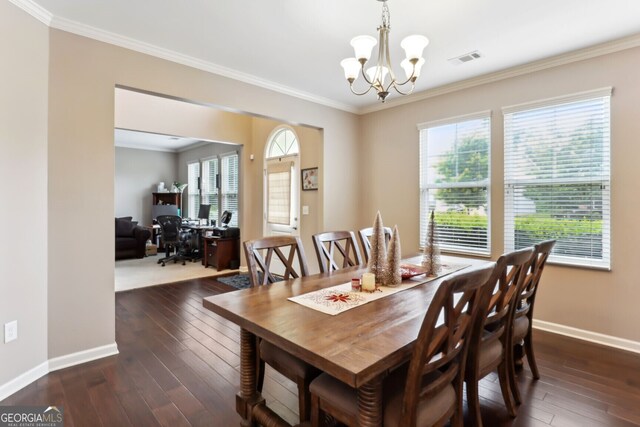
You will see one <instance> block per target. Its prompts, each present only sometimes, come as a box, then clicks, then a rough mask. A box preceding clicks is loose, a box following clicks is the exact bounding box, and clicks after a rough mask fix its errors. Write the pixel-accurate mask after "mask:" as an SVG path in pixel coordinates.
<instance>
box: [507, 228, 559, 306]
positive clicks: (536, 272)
mask: <svg viewBox="0 0 640 427" xmlns="http://www.w3.org/2000/svg"><path fill="white" fill-rule="evenodd" d="M555 244H556V241H555V240H546V241H544V242H541V243H538V244H537V245H535V247H534V255H533V258H532V261H531V266H530V268H529V277H528V281H527V282H526V283H524V284H523V286H522V290H521V292H520V295H519V297H518V298H519V301H518V305H517V307H516V314H515V315H516V316H517V317H521V316H525V315H526V316H528V317H529V318H532V317H533V304H534V302H535V298H536V294H537V292H538V285H539V284H540V278H541V277H542V271H543V270H544V267H545V265H546V264H547V259H549V255H550V254H551V251H552V250H553V247H554V245H555Z"/></svg>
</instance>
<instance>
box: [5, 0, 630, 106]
mask: <svg viewBox="0 0 640 427" xmlns="http://www.w3.org/2000/svg"><path fill="white" fill-rule="evenodd" d="M19 1H29V0H15V1H14V2H19ZM35 3H37V4H38V5H40V6H42V7H43V8H45V9H46V10H47V11H48V12H50V13H51V14H52V15H53V20H52V22H53V23H52V25H53V26H58V27H60V28H70V27H74V26H75V27H76V28H77V27H78V25H76V24H83V25H84V26H90V27H93V28H92V29H91V31H94V29H98V30H102V31H106V32H110V33H114V34H115V35H119V36H123V37H126V38H128V39H133V40H135V41H137V42H142V43H146V44H150V45H153V46H155V47H159V48H162V49H165V50H169V51H173V52H175V53H179V54H182V55H187V56H188V57H192V58H194V59H197V60H200V61H205V62H207V63H210V64H214V65H216V66H218V68H220V69H226V71H231V72H232V73H234V72H240V73H242V79H244V80H247V79H249V80H250V79H252V78H254V77H255V78H257V79H259V80H260V81H261V82H262V83H263V85H265V86H268V87H280V88H281V89H284V90H285V91H286V90H287V89H288V90H292V91H296V92H303V93H306V94H309V95H312V96H315V97H320V98H324V99H326V100H332V101H333V102H337V103H340V104H342V105H344V106H347V108H349V107H351V108H354V107H355V108H358V107H364V106H367V105H371V104H376V103H377V102H378V101H376V99H375V95H373V94H372V93H369V94H368V95H367V96H362V97H357V96H355V95H352V94H351V93H350V91H349V89H348V85H347V83H346V81H345V80H344V76H343V72H342V69H341V67H340V65H339V63H340V61H341V60H342V59H343V58H346V57H349V56H353V52H352V49H351V47H350V45H349V41H350V40H351V38H352V37H354V36H356V35H359V34H370V35H373V36H375V35H376V28H377V26H378V24H379V22H380V12H381V3H380V2H379V1H376V0H323V1H318V0H306V1H301V0H275V1H273V0H272V1H260V0H233V1H230V0H186V1H185V0H183V1H157V0H35ZM388 5H389V9H390V11H391V43H390V44H391V46H392V50H391V58H392V61H393V62H394V63H395V64H396V66H397V70H396V71H397V73H398V74H400V75H403V73H402V70H401V69H400V67H399V63H400V60H401V59H403V56H402V50H401V49H400V41H401V40H402V38H404V37H405V36H407V35H409V34H415V33H418V34H423V35H425V36H427V37H428V38H429V39H430V40H431V43H430V44H429V46H428V47H427V48H426V50H425V56H426V60H427V62H426V64H425V66H424V67H423V71H422V76H421V77H420V78H419V80H418V85H417V87H416V91H424V90H427V89H431V88H435V87H439V86H442V85H445V84H448V83H453V82H456V81H460V80H465V79H469V78H472V77H476V76H479V75H483V74H487V73H490V72H494V71H499V70H504V69H507V68H510V67H514V66H517V65H521V64H525V63H528V62H532V61H536V60H540V59H543V58H548V57H551V56H555V55H558V54H562V53H566V52H570V51H574V50H576V49H581V48H585V47H588V46H592V45H595V44H599V43H603V42H607V41H611V40H615V39H618V38H622V37H626V36H630V35H634V34H638V33H640V1H638V0H562V1H558V0H517V1H514V0H483V1H478V0H389V2H388ZM56 22H57V23H58V24H57V25H56ZM112 35H113V34H112ZM474 50H478V51H480V52H481V54H482V55H483V58H482V59H480V60H477V61H473V62H470V63H467V64H463V65H453V64H451V63H449V62H448V61H447V60H448V59H449V58H452V57H456V56H459V55H462V54H465V53H468V52H471V51H474ZM360 83H362V82H360ZM395 97H396V98H397V96H395ZM390 99H391V96H390Z"/></svg>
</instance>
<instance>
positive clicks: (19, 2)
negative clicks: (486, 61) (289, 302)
mask: <svg viewBox="0 0 640 427" xmlns="http://www.w3.org/2000/svg"><path fill="white" fill-rule="evenodd" d="M9 1H10V2H11V3H13V4H14V5H16V6H17V7H19V8H20V9H22V10H24V11H25V12H27V13H28V14H30V15H31V16H33V17H34V18H36V19H37V20H39V21H40V22H42V23H44V24H45V25H48V26H50V27H52V28H57V29H59V30H63V31H67V32H70V33H73V34H77V35H80V36H84V37H89V38H91V39H94V40H98V41H102V42H105V43H109V44H113V45H116V46H120V47H123V48H125V49H130V50H134V51H136V52H141V53H145V54H147V55H151V56H155V57H157V58H162V59H166V60H168V61H172V62H175V63H178V64H182V65H186V66H189V67H193V68H197V69H199V70H203V71H208V72H210V73H214V74H218V75H221V76H224V77H228V78H231V79H234V80H238V81H241V82H244V83H248V84H251V85H254V86H258V87H262V88H265V89H269V90H273V91H275V92H279V93H283V94H285V95H289V96H293V97H296V98H300V99H304V100H306V101H310V102H314V103H316V104H320V105H324V106H327V107H331V108H336V109H338V110H343V111H347V112H349V113H355V114H359V115H364V114H369V113H373V112H376V111H381V110H386V109H389V108H394V107H398V106H400V105H404V104H410V103H413V102H417V101H422V100H424V99H429V98H433V97H436V96H440V95H444V94H447V93H451V92H456V91H459V90H462V89H468V88H471V87H474V86H480V85H483V84H486V83H492V82H497V81H500V80H504V79H508V78H511V77H517V76H521V75H524V74H529V73H533V72H535V71H541V70H546V69H549V68H554V67H558V66H561V65H566V64H571V63H573V62H578V61H583V60H586V59H591V58H595V57H598V56H602V55H606V54H609V53H615V52H619V51H622V50H625V49H632V48H634V47H638V46H640V34H634V35H631V36H628V37H624V38H621V39H618V40H613V41H610V42H606V43H601V44H598V45H595V46H589V47H586V48H583V49H579V50H575V51H572V52H568V53H564V54H560V55H557V56H554V57H551V58H546V59H542V60H539V61H534V62H530V63H528V64H523V65H519V66H515V67H510V68H507V69H505V70H502V71H496V72H493V73H489V74H484V75H481V76H477V77H473V78H470V79H467V80H463V81H460V82H454V83H450V84H447V85H443V86H439V87H436V88H433V89H428V90H425V91H422V92H416V93H415V94H413V95H408V96H404V97H401V98H395V99H391V100H390V101H388V102H386V103H384V104H382V103H376V104H372V105H369V106H365V107H356V106H353V105H349V104H344V103H342V102H338V101H334V100H332V99H329V98H325V97H321V96H318V95H314V94H311V93H308V92H304V91H301V90H298V89H294V88H291V87H288V86H285V85H281V84H279V83H275V82H272V81H269V80H265V79H262V78H260V77H257V76H254V75H251V74H247V73H242V72H240V71H236V70H233V69H230V68H227V67H223V66H221V65H218V64H214V63H211V62H207V61H203V60H201V59H197V58H194V57H191V56H187V55H183V54H180V53H178V52H174V51H171V50H168V49H164V48H161V47H158V46H155V45H151V44H148V43H144V42H141V41H138V40H135V39H131V38H128V37H124V36H121V35H119V34H115V33H111V32H108V31H104V30H101V29H98V28H94V27H91V26H88V25H85V24H82V23H80V22H76V21H72V20H69V19H65V18H61V17H58V16H53V14H51V12H49V11H48V10H46V9H44V8H43V7H42V6H40V5H38V4H37V3H34V2H33V1H32V0H9Z"/></svg>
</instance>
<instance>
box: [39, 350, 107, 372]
mask: <svg viewBox="0 0 640 427" xmlns="http://www.w3.org/2000/svg"><path fill="white" fill-rule="evenodd" d="M114 354H118V345H117V344H116V343H113V344H107V345H103V346H101V347H94V348H90V349H88V350H82V351H78V352H77V353H71V354H66V355H64V356H60V357H55V358H53V359H49V372H53V371H57V370H58V369H64V368H68V367H69V366H74V365H79V364H81V363H86V362H91V361H92V360H96V359H101V358H103V357H107V356H113V355H114Z"/></svg>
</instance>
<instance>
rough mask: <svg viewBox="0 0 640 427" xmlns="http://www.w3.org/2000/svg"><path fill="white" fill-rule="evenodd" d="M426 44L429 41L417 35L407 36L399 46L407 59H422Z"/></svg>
mask: <svg viewBox="0 0 640 427" xmlns="http://www.w3.org/2000/svg"><path fill="white" fill-rule="evenodd" d="M428 44H429V39H428V38H426V37H425V36H421V35H419V34H416V35H413V36H407V37H405V38H404V39H402V42H400V46H402V48H403V49H404V51H405V53H406V55H407V59H416V58H422V52H423V51H424V48H425V47H427V45H428Z"/></svg>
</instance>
